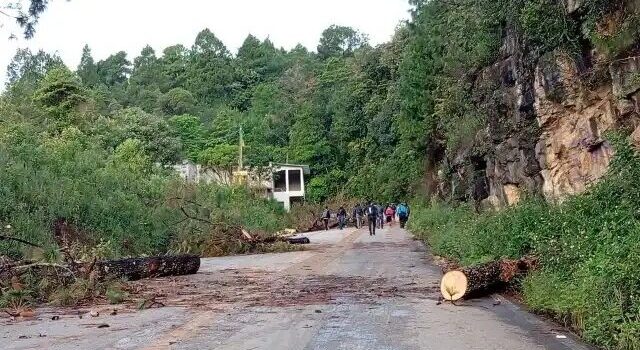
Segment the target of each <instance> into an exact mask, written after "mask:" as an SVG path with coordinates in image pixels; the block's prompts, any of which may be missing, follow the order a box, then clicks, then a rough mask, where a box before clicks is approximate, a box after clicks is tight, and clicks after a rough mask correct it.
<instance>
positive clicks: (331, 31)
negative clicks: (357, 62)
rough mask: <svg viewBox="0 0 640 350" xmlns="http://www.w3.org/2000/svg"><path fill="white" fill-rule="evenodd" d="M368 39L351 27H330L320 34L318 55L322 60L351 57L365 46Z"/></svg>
mask: <svg viewBox="0 0 640 350" xmlns="http://www.w3.org/2000/svg"><path fill="white" fill-rule="evenodd" d="M367 41H368V38H367V36H366V35H364V34H362V33H359V32H358V31H357V30H355V29H353V28H351V27H345V26H337V25H332V26H330V27H329V28H327V29H325V30H324V31H323V32H322V36H321V37H320V45H318V55H319V56H320V57H321V58H323V59H326V58H329V57H339V56H343V55H352V54H353V52H354V51H355V50H356V49H357V48H359V47H361V46H362V45H366V44H367Z"/></svg>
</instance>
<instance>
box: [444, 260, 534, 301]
mask: <svg viewBox="0 0 640 350" xmlns="http://www.w3.org/2000/svg"><path fill="white" fill-rule="evenodd" d="M536 264H537V260H536V259H534V258H531V257H525V258H522V259H520V260H507V259H505V260H500V261H493V262H490V263H486V264H482V265H477V266H471V267H466V268H463V269H458V270H453V271H449V272H447V273H446V274H445V275H444V276H443V277H442V281H441V283H440V291H441V293H442V296H443V297H444V298H445V300H449V301H456V300H459V299H462V298H465V299H471V298H478V297H482V296H485V295H488V294H491V293H497V292H500V291H503V290H505V289H506V288H507V287H508V286H509V285H510V284H511V283H512V282H513V281H514V280H515V279H516V277H518V276H522V275H524V274H526V273H527V272H528V271H529V270H531V269H534V268H535V267H536Z"/></svg>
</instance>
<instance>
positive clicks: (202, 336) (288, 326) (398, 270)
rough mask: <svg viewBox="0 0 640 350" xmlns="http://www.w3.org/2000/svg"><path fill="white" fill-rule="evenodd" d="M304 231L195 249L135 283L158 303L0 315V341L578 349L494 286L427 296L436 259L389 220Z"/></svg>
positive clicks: (22, 345) (38, 345) (5, 344)
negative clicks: (174, 267) (263, 243)
mask: <svg viewBox="0 0 640 350" xmlns="http://www.w3.org/2000/svg"><path fill="white" fill-rule="evenodd" d="M309 237H310V238H311V241H312V244H311V245H310V246H309V247H308V249H307V250H305V251H301V252H291V253H283V254H265V255H251V256H234V257H225V258H213V259H203V261H202V267H201V269H200V272H199V273H198V274H197V275H193V276H186V277H176V278H162V279H156V280H151V281H141V282H136V284H135V285H134V286H133V288H135V289H136V291H137V294H139V295H142V296H146V298H148V299H149V300H152V301H156V302H158V303H157V304H154V305H152V307H151V308H149V309H146V310H137V308H136V307H135V305H133V304H131V305H118V306H115V307H114V306H109V305H105V306H104V307H101V308H97V309H98V310H99V311H100V315H99V316H98V317H90V316H89V315H88V314H86V312H88V310H61V309H44V310H39V313H38V316H37V319H35V320H23V321H17V320H16V321H10V320H8V319H7V318H0V338H1V339H0V340H1V344H2V345H1V346H0V348H2V349H228V350H256V349H265V350H267V349H269V350H272V349H273V350H278V349H327V350H334V349H350V350H354V349H363V350H364V349H366V350H375V349H389V350H392V349H398V350H403V349H447V350H451V349H505V350H519V349H522V350H530V349H554V350H556V349H557V350H563V349H588V347H586V346H585V345H582V344H580V343H579V342H578V341H576V340H575V339H574V338H573V337H572V336H571V335H569V334H568V333H567V332H566V331H565V330H563V329H561V328H559V327H558V326H556V325H553V324H550V323H547V322H544V321H542V320H540V319H539V318H537V317H535V316H533V315H531V314H528V313H527V312H525V311H523V310H522V309H521V308H520V307H518V306H516V305H514V304H512V303H510V302H509V301H506V300H504V299H503V298H501V297H495V296H494V297H493V298H487V299H482V300H475V301H467V302H465V303H464V305H462V306H454V305H450V304H438V302H437V301H438V296H439V286H438V283H439V279H440V277H441V271H440V269H439V268H437V267H436V266H435V265H434V264H433V263H432V261H431V257H430V255H429V254H428V253H427V252H426V251H425V248H424V245H423V244H422V243H420V242H418V241H414V240H412V238H411V236H410V235H409V234H408V233H407V232H405V231H404V230H400V229H399V228H397V226H396V227H392V228H386V229H384V230H381V231H379V232H378V234H377V235H376V236H373V237H371V236H369V234H368V233H367V232H365V230H354V229H347V230H344V231H337V230H334V231H328V232H318V233H313V234H310V235H309ZM495 298H500V299H502V300H501V302H500V303H499V305H495V304H498V303H496V301H495ZM114 308H115V309H117V312H116V313H115V314H113V315H112V313H114V312H113V309H114ZM95 309H96V308H94V310H95ZM80 315H83V317H82V318H81V317H80ZM54 316H56V317H54ZM58 317H59V319H58ZM52 318H54V319H55V320H52Z"/></svg>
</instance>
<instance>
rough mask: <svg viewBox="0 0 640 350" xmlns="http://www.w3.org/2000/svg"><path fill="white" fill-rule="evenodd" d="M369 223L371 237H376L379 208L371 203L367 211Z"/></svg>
mask: <svg viewBox="0 0 640 350" xmlns="http://www.w3.org/2000/svg"><path fill="white" fill-rule="evenodd" d="M366 214H367V221H368V222H369V236H375V235H376V220H377V219H378V207H376V206H375V205H374V204H373V202H369V205H368V206H367V209H366Z"/></svg>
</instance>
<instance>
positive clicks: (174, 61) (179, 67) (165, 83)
mask: <svg viewBox="0 0 640 350" xmlns="http://www.w3.org/2000/svg"><path fill="white" fill-rule="evenodd" d="M188 55H189V50H187V48H186V47H184V46H183V45H174V46H169V47H167V48H166V49H164V51H163V55H162V58H161V59H160V69H161V72H162V85H161V86H160V89H161V91H162V92H166V91H169V90H170V89H173V88H176V87H184V84H185V81H186V80H187V67H188V64H189V62H188Z"/></svg>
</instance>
